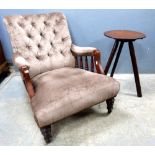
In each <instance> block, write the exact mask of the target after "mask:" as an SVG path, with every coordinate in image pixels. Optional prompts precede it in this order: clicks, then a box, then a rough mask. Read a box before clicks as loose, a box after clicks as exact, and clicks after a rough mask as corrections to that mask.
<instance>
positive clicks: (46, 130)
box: [40, 125, 52, 144]
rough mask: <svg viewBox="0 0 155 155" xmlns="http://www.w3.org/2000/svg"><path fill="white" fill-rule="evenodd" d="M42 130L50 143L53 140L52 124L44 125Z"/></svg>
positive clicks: (46, 140)
mask: <svg viewBox="0 0 155 155" xmlns="http://www.w3.org/2000/svg"><path fill="white" fill-rule="evenodd" d="M40 130H41V132H42V134H43V136H44V139H45V142H46V143H47V144H48V143H50V142H51V141H52V133H51V125H48V126H45V127H42V128H40Z"/></svg>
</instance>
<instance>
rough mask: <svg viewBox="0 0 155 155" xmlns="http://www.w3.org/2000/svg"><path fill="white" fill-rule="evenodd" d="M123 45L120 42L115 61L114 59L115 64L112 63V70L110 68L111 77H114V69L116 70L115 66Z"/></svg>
mask: <svg viewBox="0 0 155 155" xmlns="http://www.w3.org/2000/svg"><path fill="white" fill-rule="evenodd" d="M123 45H124V41H121V43H120V46H119V49H118V52H117V55H116V59H115V62H114V65H113V68H112V71H111V74H110V76H111V77H113V75H114V72H115V69H116V66H117V63H118V60H119V57H120V54H121V51H122V48H123Z"/></svg>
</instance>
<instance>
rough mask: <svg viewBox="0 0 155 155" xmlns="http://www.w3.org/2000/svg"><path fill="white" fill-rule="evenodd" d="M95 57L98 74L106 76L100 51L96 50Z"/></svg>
mask: <svg viewBox="0 0 155 155" xmlns="http://www.w3.org/2000/svg"><path fill="white" fill-rule="evenodd" d="M93 56H94V64H95V67H96V71H97V73H98V74H104V69H103V68H102V65H101V52H100V51H99V50H94V52H93Z"/></svg>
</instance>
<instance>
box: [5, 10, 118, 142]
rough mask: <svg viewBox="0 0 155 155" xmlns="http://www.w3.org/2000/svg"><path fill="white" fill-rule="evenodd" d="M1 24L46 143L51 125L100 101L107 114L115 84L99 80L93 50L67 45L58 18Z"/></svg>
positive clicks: (28, 17)
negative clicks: (105, 104)
mask: <svg viewBox="0 0 155 155" xmlns="http://www.w3.org/2000/svg"><path fill="white" fill-rule="evenodd" d="M4 22H5V24H6V27H7V29H8V32H9V35H10V40H11V44H12V48H13V60H14V62H15V64H16V65H17V67H18V68H19V70H20V72H21V74H22V77H23V81H24V84H25V86H26V89H27V92H28V94H29V97H30V99H31V107H32V111H33V113H34V118H35V120H36V122H37V124H38V126H39V128H40V129H41V132H42V134H43V135H44V139H45V141H46V142H47V143H49V142H50V141H51V138H52V136H51V124H52V123H54V122H56V121H59V120H61V119H63V118H65V117H67V116H70V115H73V114H75V113H78V112H80V111H82V110H84V109H87V108H89V107H91V106H93V105H95V104H98V103H101V102H103V101H106V103H107V109H108V113H111V111H112V108H113V103H114V97H115V96H116V95H117V93H118V91H119V83H118V82H117V81H116V80H114V79H113V78H111V77H107V76H105V75H104V71H103V69H102V67H101V63H100V51H99V50H97V49H96V48H91V47H78V46H76V45H73V44H72V41H71V36H70V33H69V30H68V25H67V21H66V17H65V16H64V15H63V14H62V13H49V14H37V15H15V16H7V17H5V18H4ZM84 68H85V69H86V70H84ZM95 72H97V73H95Z"/></svg>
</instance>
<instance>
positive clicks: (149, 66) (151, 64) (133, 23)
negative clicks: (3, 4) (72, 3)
mask: <svg viewBox="0 0 155 155" xmlns="http://www.w3.org/2000/svg"><path fill="white" fill-rule="evenodd" d="M53 11H61V12H64V14H65V15H66V16H67V19H68V23H69V28H70V32H71V35H72V39H73V42H74V43H76V44H77V45H81V46H94V47H97V48H98V49H99V50H101V51H102V62H103V63H102V64H103V66H105V64H106V62H107V59H108V56H109V54H110V51H111V48H112V45H113V42H114V41H113V40H112V39H109V38H106V37H105V36H104V35H103V32H105V31H108V30H112V29H129V30H136V31H141V32H143V33H145V34H146V36H147V38H145V39H143V40H138V41H136V42H135V43H134V45H135V49H136V55H137V59H138V60H137V61H138V66H139V71H140V72H141V73H155V10H0V39H1V42H2V44H3V47H4V50H5V55H6V58H7V60H8V61H9V62H12V58H11V57H12V52H11V46H10V42H9V39H8V35H7V32H6V29H5V26H4V25H3V22H2V18H3V16H6V15H13V14H33V13H45V12H53ZM116 72H118V73H131V72H132V66H131V61H130V57H129V52H128V46H127V45H125V47H124V48H123V51H122V54H121V57H120V61H119V63H118V67H117V69H116Z"/></svg>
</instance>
